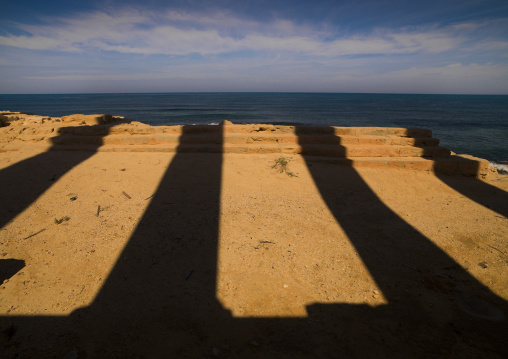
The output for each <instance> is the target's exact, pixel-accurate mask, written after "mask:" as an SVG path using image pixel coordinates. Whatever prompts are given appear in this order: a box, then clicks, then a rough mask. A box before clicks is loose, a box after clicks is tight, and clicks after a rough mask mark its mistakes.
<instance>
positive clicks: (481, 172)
mask: <svg viewBox="0 0 508 359" xmlns="http://www.w3.org/2000/svg"><path fill="white" fill-rule="evenodd" d="M284 149H285V152H275V151H273V152H270V150H273V148H271V149H270V148H264V149H262V150H260V151H258V152H249V151H248V148H247V149H246V148H245V147H243V148H242V147H240V146H226V147H225V148H222V146H209V145H202V146H187V145H181V146H180V147H179V148H178V152H180V153H237V154H242V153H243V154H251V153H257V154H273V153H281V154H287V155H290V154H302V153H301V152H298V151H288V148H284ZM52 150H55V151H59V150H60V151H95V152H175V150H176V146H102V147H98V148H97V147H94V146H61V145H57V146H53V147H52ZM302 155H304V156H307V155H309V153H303V154H302ZM306 161H307V162H310V163H312V162H322V163H331V164H336V165H342V166H350V167H355V168H362V167H363V168H378V169H409V170H414V171H427V172H432V173H445V174H453V175H457V174H460V175H464V176H485V175H487V173H489V171H490V164H489V162H488V161H487V160H484V159H480V158H474V159H466V158H463V157H461V156H457V155H454V156H450V157H437V158H424V157H354V156H350V155H349V156H348V157H338V156H330V155H329V154H326V155H324V156H323V155H318V154H316V155H310V156H308V157H306Z"/></svg>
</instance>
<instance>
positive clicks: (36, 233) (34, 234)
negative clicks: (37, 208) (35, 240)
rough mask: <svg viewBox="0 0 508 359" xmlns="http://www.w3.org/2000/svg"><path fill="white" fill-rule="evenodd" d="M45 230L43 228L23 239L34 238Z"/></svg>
mask: <svg viewBox="0 0 508 359" xmlns="http://www.w3.org/2000/svg"><path fill="white" fill-rule="evenodd" d="M45 230H46V228H43V229H41V230H40V231H39V232H35V233H33V234H31V235H29V236H28V237H25V238H23V239H28V238H31V237H33V236H36V235H38V234H39V233H41V232H44V231H45Z"/></svg>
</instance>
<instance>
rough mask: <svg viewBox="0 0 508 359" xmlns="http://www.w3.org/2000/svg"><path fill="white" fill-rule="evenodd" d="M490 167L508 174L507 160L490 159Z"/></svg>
mask: <svg viewBox="0 0 508 359" xmlns="http://www.w3.org/2000/svg"><path fill="white" fill-rule="evenodd" d="M490 167H492V168H495V169H496V170H497V172H498V173H502V174H508V162H507V161H499V162H496V161H490Z"/></svg>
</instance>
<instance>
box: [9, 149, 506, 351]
mask: <svg viewBox="0 0 508 359" xmlns="http://www.w3.org/2000/svg"><path fill="white" fill-rule="evenodd" d="M279 157H280V155H275V154H274V155H238V154H224V155H221V154H176V155H175V154H170V153H92V152H51V151H50V152H43V151H40V150H37V149H35V148H32V147H30V146H28V145H27V146H26V148H21V149H19V150H17V151H7V152H3V153H0V180H1V181H0V183H1V189H0V194H1V197H0V200H1V208H0V215H1V230H0V265H1V270H2V272H1V274H2V278H1V280H2V281H3V284H2V285H1V286H0V330H1V332H0V348H1V349H0V351H1V352H2V353H1V354H0V356H1V357H2V358H29V357H46V358H50V357H55V358H67V359H71V358H93V357H133V358H138V357H164V358H180V357H189V358H208V357H210V358H214V357H221V358H227V357H231V358H237V357H242V358H314V357H316V358H346V357H357V358H392V357H400V358H409V357H413V358H418V357H421V358H434V357H436V358H448V357H456V358H468V357H469V358H478V357H483V358H502V357H506V356H507V355H508V346H507V345H506V344H507V342H506V340H507V338H508V321H507V317H508V305H507V303H508V302H507V301H508V241H507V239H508V225H507V223H508V222H507V217H506V216H507V215H508V194H507V191H508V176H502V175H497V174H492V175H490V176H489V177H488V178H486V179H476V178H466V177H462V176H439V177H438V176H436V175H433V174H429V173H422V172H413V171H408V170H397V169H393V170H376V169H367V168H361V169H353V168H350V167H346V166H338V165H334V164H330V163H324V162H321V161H319V158H312V157H308V158H304V157H302V156H298V155H296V156H292V158H291V160H290V162H289V170H290V171H291V172H293V173H294V174H296V176H294V177H292V176H289V175H288V174H286V173H279V172H278V171H277V170H276V169H274V168H272V166H273V164H274V163H275V160H276V159H277V158H279ZM99 206H100V207H99ZM57 222H60V223H57Z"/></svg>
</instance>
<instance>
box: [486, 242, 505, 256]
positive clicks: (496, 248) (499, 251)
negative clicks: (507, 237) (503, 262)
mask: <svg viewBox="0 0 508 359" xmlns="http://www.w3.org/2000/svg"><path fill="white" fill-rule="evenodd" d="M487 245H488V246H489V247H490V248H492V249H495V250H496V251H498V252H499V253H501V254H503V255H505V256H506V253H504V252H503V251H501V250H499V249H497V248H496V247H492V246H491V245H490V244H487Z"/></svg>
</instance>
